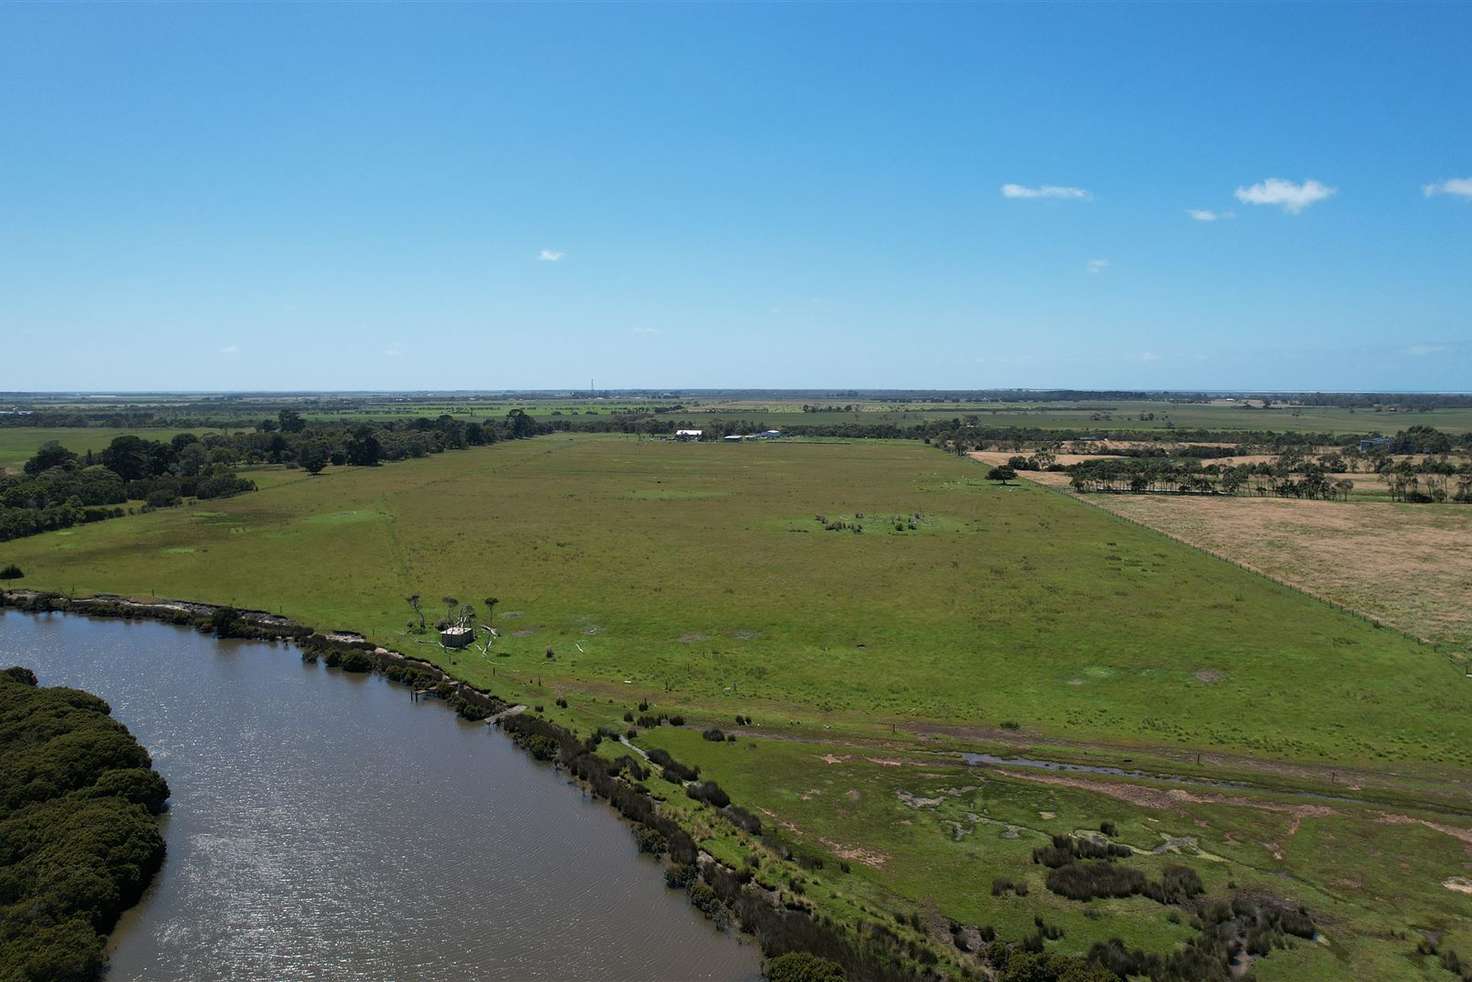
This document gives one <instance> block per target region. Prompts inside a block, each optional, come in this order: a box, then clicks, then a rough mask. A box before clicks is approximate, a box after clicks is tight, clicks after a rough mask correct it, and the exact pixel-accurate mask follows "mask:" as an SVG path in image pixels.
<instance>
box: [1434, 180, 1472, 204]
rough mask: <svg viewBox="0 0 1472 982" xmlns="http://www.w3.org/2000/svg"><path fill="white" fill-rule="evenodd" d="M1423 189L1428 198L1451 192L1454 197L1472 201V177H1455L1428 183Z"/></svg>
mask: <svg viewBox="0 0 1472 982" xmlns="http://www.w3.org/2000/svg"><path fill="white" fill-rule="evenodd" d="M1421 190H1422V191H1424V192H1425V193H1426V197H1428V198H1432V197H1435V196H1436V195H1438V194H1449V195H1451V196H1452V197H1454V198H1461V199H1463V200H1464V201H1472V177H1453V178H1451V179H1450V180H1446V181H1438V182H1437V183H1435V184H1428V185H1426V186H1425V187H1423V188H1422V189H1421Z"/></svg>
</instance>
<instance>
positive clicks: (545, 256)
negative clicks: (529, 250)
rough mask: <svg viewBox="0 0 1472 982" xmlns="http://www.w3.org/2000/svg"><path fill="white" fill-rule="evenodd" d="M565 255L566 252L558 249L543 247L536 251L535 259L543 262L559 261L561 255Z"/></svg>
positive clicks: (560, 260)
mask: <svg viewBox="0 0 1472 982" xmlns="http://www.w3.org/2000/svg"><path fill="white" fill-rule="evenodd" d="M565 255H567V253H565V252H563V251H562V250H560V249H543V250H542V251H541V252H539V253H537V259H538V261H540V262H544V263H560V262H562V257H563V256H565Z"/></svg>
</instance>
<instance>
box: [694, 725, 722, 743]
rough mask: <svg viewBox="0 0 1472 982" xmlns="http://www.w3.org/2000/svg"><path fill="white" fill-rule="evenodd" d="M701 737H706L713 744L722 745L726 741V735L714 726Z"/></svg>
mask: <svg viewBox="0 0 1472 982" xmlns="http://www.w3.org/2000/svg"><path fill="white" fill-rule="evenodd" d="M700 735H701V736H703V737H705V738H706V739H707V740H709V741H710V742H712V743H721V742H723V741H724V740H725V739H726V734H724V733H722V732H721V731H720V730H718V729H716V728H715V727H714V726H713V727H711V728H710V729H708V730H706V731H705V732H703V733H701V734H700Z"/></svg>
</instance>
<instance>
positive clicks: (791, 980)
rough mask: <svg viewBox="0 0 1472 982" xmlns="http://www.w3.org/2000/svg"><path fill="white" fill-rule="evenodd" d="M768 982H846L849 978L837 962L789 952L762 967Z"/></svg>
mask: <svg viewBox="0 0 1472 982" xmlns="http://www.w3.org/2000/svg"><path fill="white" fill-rule="evenodd" d="M762 974H764V975H765V976H766V977H767V982H845V979H846V978H847V976H845V975H844V974H843V968H842V966H840V965H839V964H838V963H837V962H831V961H829V960H828V959H826V958H819V957H818V956H817V955H813V954H809V953H808V952H806V951H789V952H788V953H787V954H785V955H778V956H777V957H776V958H772V959H769V960H768V961H767V963H766V965H764V966H762Z"/></svg>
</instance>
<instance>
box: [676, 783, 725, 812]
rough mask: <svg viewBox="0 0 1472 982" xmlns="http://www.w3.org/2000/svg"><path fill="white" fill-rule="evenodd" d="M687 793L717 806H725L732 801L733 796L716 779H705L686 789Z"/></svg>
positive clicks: (698, 799) (697, 799)
mask: <svg viewBox="0 0 1472 982" xmlns="http://www.w3.org/2000/svg"><path fill="white" fill-rule="evenodd" d="M685 793H686V794H687V795H689V796H690V797H692V798H694V799H695V800H696V801H703V802H705V803H707V804H709V805H713V806H715V807H716V808H725V807H726V806H727V805H729V804H730V803H731V796H730V795H728V794H726V792H725V791H723V790H721V786H720V785H719V784H717V783H716V782H714V781H703V782H701V783H700V784H694V785H691V786H690V787H688V788H686V789H685Z"/></svg>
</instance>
